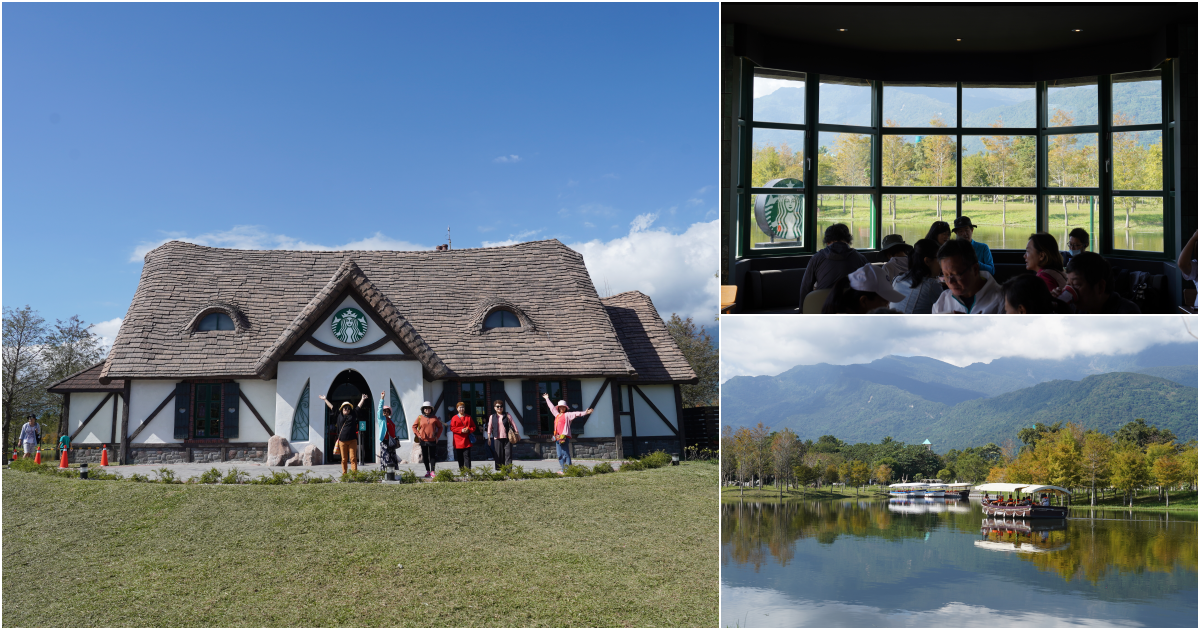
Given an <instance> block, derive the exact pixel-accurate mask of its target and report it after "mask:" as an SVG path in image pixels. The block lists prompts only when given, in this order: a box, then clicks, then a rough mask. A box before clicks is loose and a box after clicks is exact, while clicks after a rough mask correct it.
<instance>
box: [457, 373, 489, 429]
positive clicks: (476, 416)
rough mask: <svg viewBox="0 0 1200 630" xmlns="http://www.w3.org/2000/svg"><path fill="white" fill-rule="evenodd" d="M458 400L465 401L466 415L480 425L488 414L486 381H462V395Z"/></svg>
mask: <svg viewBox="0 0 1200 630" xmlns="http://www.w3.org/2000/svg"><path fill="white" fill-rule="evenodd" d="M459 400H460V401H462V402H464V403H466V405H467V415H468V416H471V419H472V420H474V421H475V425H476V426H480V425H482V424H483V421H484V420H485V419H486V418H487V415H488V407H487V383H484V382H482V381H480V382H468V381H463V383H462V397H461V398H459Z"/></svg>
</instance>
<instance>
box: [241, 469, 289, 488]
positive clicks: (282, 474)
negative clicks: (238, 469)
mask: <svg viewBox="0 0 1200 630" xmlns="http://www.w3.org/2000/svg"><path fill="white" fill-rule="evenodd" d="M291 480H292V473H290V472H288V471H286V470H273V471H271V474H270V475H259V476H258V477H257V478H256V479H251V480H250V483H253V484H258V485H267V486H283V485H287V483H288V482H290V481H291Z"/></svg>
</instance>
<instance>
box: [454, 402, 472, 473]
mask: <svg viewBox="0 0 1200 630" xmlns="http://www.w3.org/2000/svg"><path fill="white" fill-rule="evenodd" d="M450 433H452V434H454V461H456V462H458V469H459V470H462V469H464V468H470V467H471V434H472V433H475V420H474V419H473V418H472V417H471V416H469V415H467V403H465V402H462V401H459V403H458V407H457V413H455V414H454V417H453V418H451V419H450Z"/></svg>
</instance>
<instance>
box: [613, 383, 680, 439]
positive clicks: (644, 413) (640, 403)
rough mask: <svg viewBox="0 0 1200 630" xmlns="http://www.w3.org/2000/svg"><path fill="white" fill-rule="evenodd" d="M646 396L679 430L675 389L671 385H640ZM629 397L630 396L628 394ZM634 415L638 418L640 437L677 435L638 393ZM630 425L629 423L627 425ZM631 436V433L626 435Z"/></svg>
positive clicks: (635, 399) (634, 400)
mask: <svg viewBox="0 0 1200 630" xmlns="http://www.w3.org/2000/svg"><path fill="white" fill-rule="evenodd" d="M638 388H639V389H641V390H642V392H643V393H645V394H646V396H647V397H648V398H649V399H650V400H652V401H654V406H655V407H658V410H659V411H661V412H663V415H664V416H666V417H667V419H668V420H670V421H671V425H672V426H674V427H675V429H676V430H678V429H679V419H678V418H676V415H677V414H676V412H675V388H674V387H672V386H671V385H638ZM626 395H627V396H628V394H626ZM633 413H634V416H635V417H636V418H637V429H638V430H637V434H638V437H662V436H668V437H674V436H675V434H674V433H673V432H672V431H671V429H669V428H667V425H666V424H665V423H664V422H663V421H662V418H659V417H658V414H656V413H654V410H653V409H651V408H650V405H647V404H646V401H645V400H643V399H642V397H641V396H639V395H638V394H637V392H634V393H633ZM626 424H628V423H626ZM624 435H625V436H629V435H630V434H629V433H625V434H624Z"/></svg>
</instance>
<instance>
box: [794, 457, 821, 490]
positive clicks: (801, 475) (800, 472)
mask: <svg viewBox="0 0 1200 630" xmlns="http://www.w3.org/2000/svg"><path fill="white" fill-rule="evenodd" d="M792 475H793V477H794V478H795V479H796V485H798V486H800V496H804V489H805V488H806V487H808V484H810V483H812V482H814V481H816V480H817V471H816V470H815V469H814V468H813V467H812V466H809V465H808V464H805V463H804V462H800V463H798V464H796V465H795V466H793V467H792Z"/></svg>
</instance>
